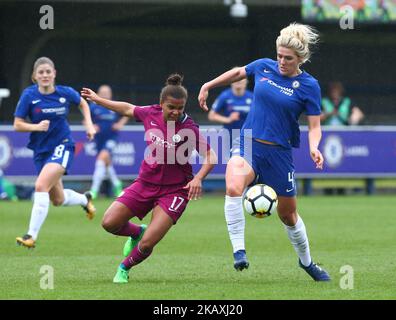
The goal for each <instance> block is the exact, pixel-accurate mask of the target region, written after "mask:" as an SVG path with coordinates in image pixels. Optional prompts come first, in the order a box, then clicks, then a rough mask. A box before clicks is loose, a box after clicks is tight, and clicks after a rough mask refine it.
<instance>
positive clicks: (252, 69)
mask: <svg viewBox="0 0 396 320" xmlns="http://www.w3.org/2000/svg"><path fill="white" fill-rule="evenodd" d="M262 61H263V59H258V60H255V61H253V62H251V63H249V64H248V65H247V66H246V67H245V70H246V75H247V76H248V77H251V76H254V74H255V72H256V69H257V66H258V65H259V64H260V63H261V62H262Z"/></svg>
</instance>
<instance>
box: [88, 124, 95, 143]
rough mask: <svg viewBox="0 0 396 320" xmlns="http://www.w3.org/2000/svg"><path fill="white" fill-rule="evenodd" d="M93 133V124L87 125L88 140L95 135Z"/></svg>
mask: <svg viewBox="0 0 396 320" xmlns="http://www.w3.org/2000/svg"><path fill="white" fill-rule="evenodd" d="M95 134H96V130H95V127H94V126H93V125H92V126H88V127H87V138H88V140H89V141H91V140H92V139H93V138H94V137H95Z"/></svg>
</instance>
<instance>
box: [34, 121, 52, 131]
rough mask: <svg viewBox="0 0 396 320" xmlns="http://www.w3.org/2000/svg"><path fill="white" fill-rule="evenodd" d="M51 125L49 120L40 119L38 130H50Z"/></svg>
mask: <svg viewBox="0 0 396 320" xmlns="http://www.w3.org/2000/svg"><path fill="white" fill-rule="evenodd" d="M49 125H50V121H49V120H43V121H40V122H39V123H38V124H37V131H48V128H49Z"/></svg>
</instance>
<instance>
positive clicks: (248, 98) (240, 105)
mask: <svg viewBox="0 0 396 320" xmlns="http://www.w3.org/2000/svg"><path fill="white" fill-rule="evenodd" d="M252 102H253V93H252V92H251V91H249V90H246V91H245V93H244V95H242V96H236V95H234V93H233V92H232V89H231V88H229V89H226V90H224V91H223V92H222V93H221V94H220V95H219V97H218V98H217V99H216V100H215V102H214V103H213V105H212V110H213V111H215V112H217V113H220V114H222V115H224V116H226V117H228V116H229V115H230V114H231V113H232V112H239V120H237V121H234V122H232V123H227V124H224V128H227V129H228V130H232V129H241V128H242V126H243V124H244V122H245V120H246V118H247V115H248V113H249V111H250V108H251V105H252Z"/></svg>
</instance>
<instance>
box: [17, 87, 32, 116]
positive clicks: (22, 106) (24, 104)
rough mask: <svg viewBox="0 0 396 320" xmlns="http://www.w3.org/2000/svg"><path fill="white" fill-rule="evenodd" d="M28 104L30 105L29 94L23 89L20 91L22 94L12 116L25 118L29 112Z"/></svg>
mask: <svg viewBox="0 0 396 320" xmlns="http://www.w3.org/2000/svg"><path fill="white" fill-rule="evenodd" d="M29 105H30V102H29V95H28V93H27V92H26V91H24V92H22V95H21V97H20V98H19V101H18V104H17V106H16V110H15V113H14V116H15V117H18V118H22V119H25V118H26V117H27V116H28V114H29Z"/></svg>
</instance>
